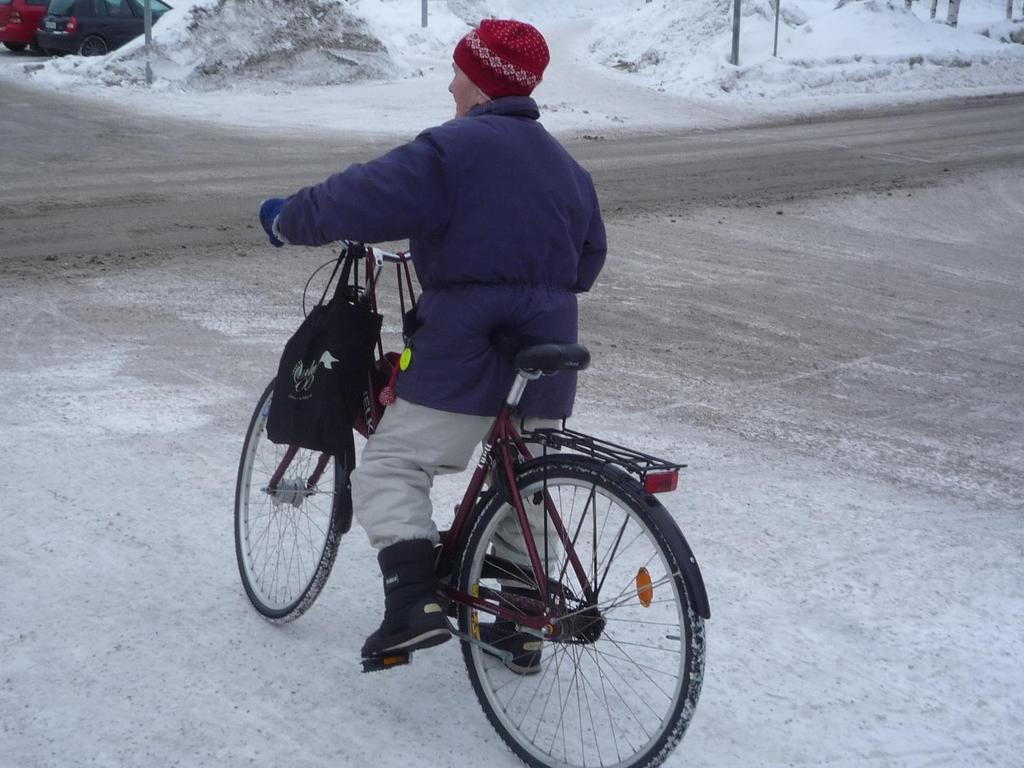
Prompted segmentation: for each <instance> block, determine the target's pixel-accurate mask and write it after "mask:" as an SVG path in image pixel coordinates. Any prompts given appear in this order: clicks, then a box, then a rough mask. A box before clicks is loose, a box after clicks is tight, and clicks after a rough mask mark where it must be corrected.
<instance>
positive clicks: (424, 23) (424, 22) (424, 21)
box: [420, 0, 427, 27]
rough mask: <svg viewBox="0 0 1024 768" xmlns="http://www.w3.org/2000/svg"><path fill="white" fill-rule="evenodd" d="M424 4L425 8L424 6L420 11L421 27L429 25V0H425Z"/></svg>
mask: <svg viewBox="0 0 1024 768" xmlns="http://www.w3.org/2000/svg"><path fill="white" fill-rule="evenodd" d="M422 5H423V8H422V11H421V12H420V26H421V27H426V26H427V0H423V3H422Z"/></svg>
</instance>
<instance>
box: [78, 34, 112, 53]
mask: <svg viewBox="0 0 1024 768" xmlns="http://www.w3.org/2000/svg"><path fill="white" fill-rule="evenodd" d="M106 52H107V41H106V40H104V39H103V38H102V37H100V36H99V35H89V36H88V37H87V38H85V39H84V40H83V41H82V44H81V45H80V46H78V53H79V54H81V55H82V56H103V55H105V54H106Z"/></svg>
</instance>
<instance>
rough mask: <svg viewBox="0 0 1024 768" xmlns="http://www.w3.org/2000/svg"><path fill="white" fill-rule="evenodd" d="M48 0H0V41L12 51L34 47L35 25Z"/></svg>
mask: <svg viewBox="0 0 1024 768" xmlns="http://www.w3.org/2000/svg"><path fill="white" fill-rule="evenodd" d="M48 2H49V0H0V43H3V44H4V47H6V48H10V49H11V50H12V51H23V50H25V47H26V46H29V45H31V46H32V47H35V44H36V27H38V26H39V22H40V20H41V19H42V18H43V15H44V14H45V13H46V4H47V3H48Z"/></svg>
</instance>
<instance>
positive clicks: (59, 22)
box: [36, 0, 171, 56]
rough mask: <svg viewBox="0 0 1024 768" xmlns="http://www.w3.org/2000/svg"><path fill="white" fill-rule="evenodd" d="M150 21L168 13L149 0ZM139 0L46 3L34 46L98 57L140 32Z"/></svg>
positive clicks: (57, 0)
mask: <svg viewBox="0 0 1024 768" xmlns="http://www.w3.org/2000/svg"><path fill="white" fill-rule="evenodd" d="M150 2H151V4H152V8H153V22H154V23H156V20H157V19H159V18H160V17H161V16H163V15H164V14H165V13H167V11H169V10H171V7H170V6H169V5H166V4H165V3H162V2H160V0H150ZM142 13H143V11H142V0H50V6H49V8H47V10H46V15H45V16H44V17H43V20H42V22H41V23H40V25H39V33H38V36H37V38H36V41H37V42H36V44H37V45H38V46H39V47H40V48H41V49H42V50H43V51H45V52H47V53H80V54H81V55H83V56H102V55H103V54H105V53H107V52H108V51H112V50H114V49H115V48H120V47H121V46H122V45H124V44H125V43H127V42H128V41H129V40H133V39H134V38H136V37H138V36H139V35H141V34H142V33H143V17H142Z"/></svg>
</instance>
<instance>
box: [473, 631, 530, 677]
mask: <svg viewBox="0 0 1024 768" xmlns="http://www.w3.org/2000/svg"><path fill="white" fill-rule="evenodd" d="M480 639H481V640H482V641H483V642H485V643H487V645H490V646H493V647H494V648H497V649H498V650H499V651H505V652H506V653H508V654H511V656H500V657H499V656H498V654H496V653H493V652H492V651H490V650H489V649H488V648H487V647H484V648H483V651H484V653H489V654H490V655H492V656H495V657H498V658H501V660H502V663H503V664H504V665H505V666H506V667H508V668H509V669H510V670H512V671H513V672H515V673H516V674H517V675H535V674H537V673H538V672H540V657H541V649H542V648H543V647H544V641H543V640H541V639H540V638H539V637H534V636H533V635H528V634H526V633H525V632H519V631H517V630H516V625H515V624H514V623H513V622H511V621H507V620H506V619H497V620H496V621H494V622H493V623H492V624H481V625H480Z"/></svg>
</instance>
